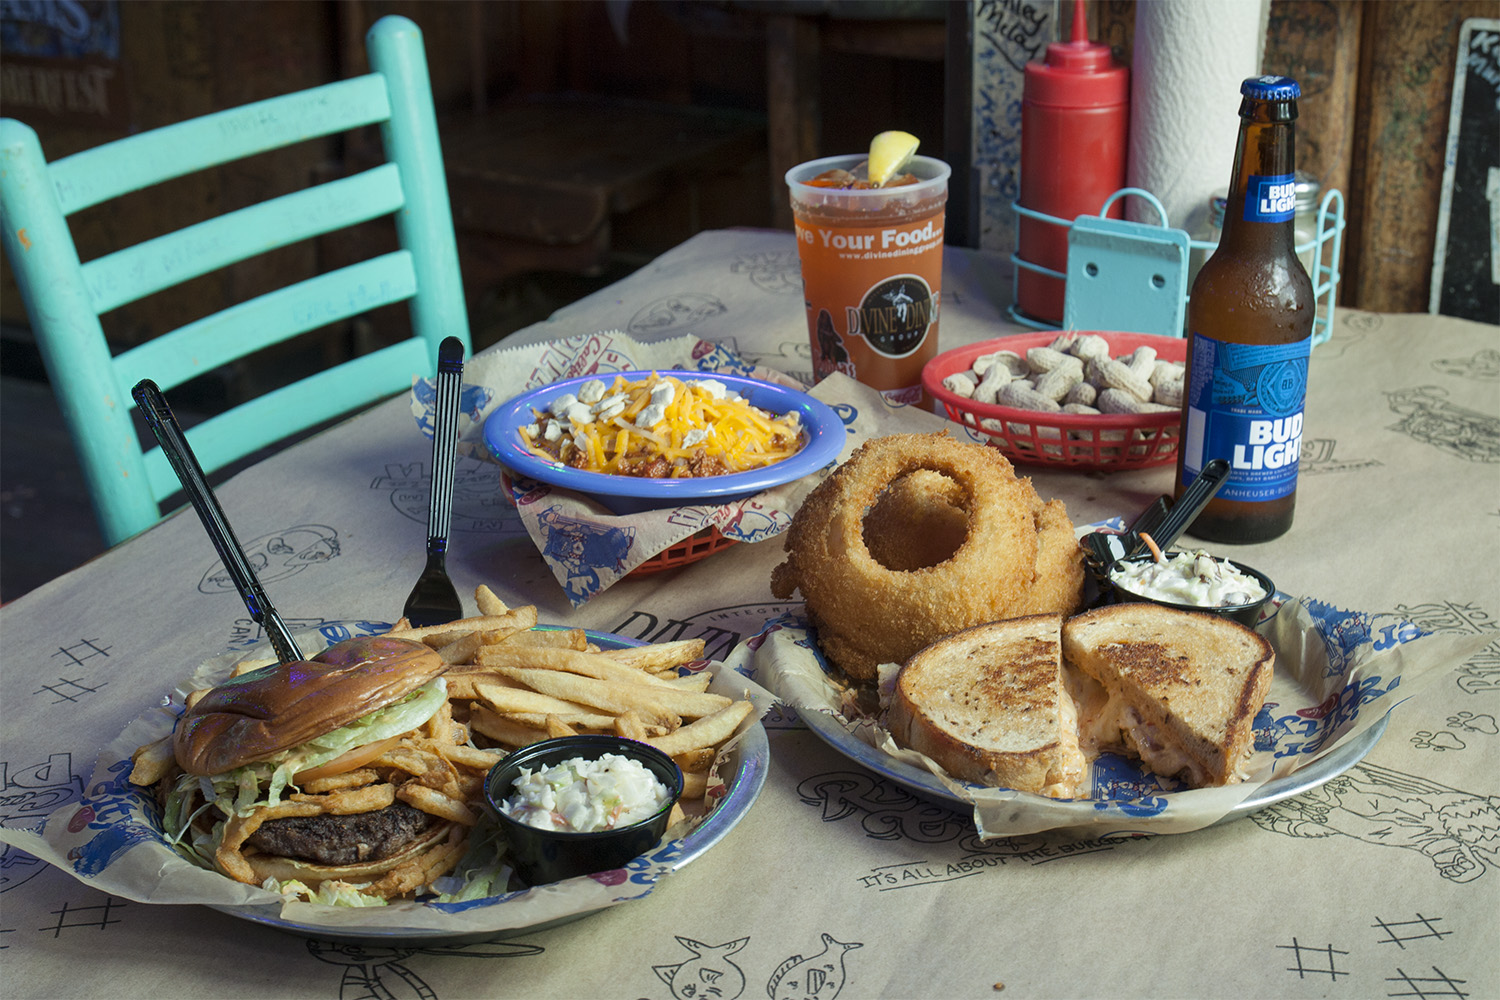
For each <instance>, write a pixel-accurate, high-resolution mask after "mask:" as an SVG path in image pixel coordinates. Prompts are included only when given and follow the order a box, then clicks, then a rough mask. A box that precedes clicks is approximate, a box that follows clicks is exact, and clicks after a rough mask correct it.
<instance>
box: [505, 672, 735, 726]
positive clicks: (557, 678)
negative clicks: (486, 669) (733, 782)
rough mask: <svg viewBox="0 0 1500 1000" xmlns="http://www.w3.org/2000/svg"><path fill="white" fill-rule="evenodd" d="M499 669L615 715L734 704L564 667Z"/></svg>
mask: <svg viewBox="0 0 1500 1000" xmlns="http://www.w3.org/2000/svg"><path fill="white" fill-rule="evenodd" d="M499 672H500V674H501V675H503V676H505V677H512V678H514V679H516V680H518V681H521V682H522V683H524V684H525V685H526V686H527V687H530V688H533V689H534V690H537V691H540V692H542V693H543V694H550V695H552V696H553V697H555V698H562V699H564V700H566V701H573V702H577V703H579V704H581V705H592V706H593V707H595V708H600V709H604V710H605V711H607V712H611V713H613V714H615V715H618V714H620V713H621V712H624V711H625V710H627V709H631V708H635V709H640V710H641V711H642V713H643V714H645V713H652V714H657V715H659V714H662V713H669V714H672V715H680V716H682V717H684V718H699V717H702V716H705V715H712V714H713V713H715V712H717V711H719V710H720V709H721V708H724V707H725V706H726V705H728V704H730V701H729V699H728V698H725V697H724V696H723V695H718V694H708V693H706V692H703V693H700V692H697V691H677V690H674V689H672V688H670V687H657V686H654V685H648V684H627V683H623V682H620V681H608V680H600V679H598V678H594V677H584V676H580V675H578V674H570V673H566V672H564V671H561V670H537V669H532V668H512V667H504V668H501V669H500V671H499Z"/></svg>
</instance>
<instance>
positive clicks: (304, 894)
mask: <svg viewBox="0 0 1500 1000" xmlns="http://www.w3.org/2000/svg"><path fill="white" fill-rule="evenodd" d="M369 886H370V883H368V882H341V881H339V880H338V879H328V880H327V881H324V882H319V883H318V887H317V888H316V889H312V888H309V887H308V885H307V883H305V882H302V881H300V880H299V879H288V880H287V881H285V882H283V881H281V880H280V879H274V878H268V879H266V880H265V881H264V882H262V883H261V888H262V889H269V890H271V891H272V892H277V893H280V894H281V895H282V897H283V898H284V899H288V900H301V901H303V902H307V903H322V904H323V905H325V906H385V905H386V901H385V900H384V899H382V898H381V897H379V896H369V895H366V894H365V893H364V892H363V891H362V890H364V889H367V888H369Z"/></svg>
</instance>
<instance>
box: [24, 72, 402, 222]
mask: <svg viewBox="0 0 1500 1000" xmlns="http://www.w3.org/2000/svg"><path fill="white" fill-rule="evenodd" d="M390 114H391V107H390V99H389V93H388V91H387V85H386V81H385V79H384V78H382V77H381V76H379V75H377V74H371V75H369V76H362V77H356V78H355V79H352V80H342V81H339V82H338V83H329V84H325V85H323V86H321V87H314V88H312V89H311V90H304V91H299V92H298V93H295V94H284V95H282V96H280V97H272V98H269V99H267V100H264V101H256V102H255V103H253V104H245V105H242V106H240V107H238V108H231V109H229V110H227V111H217V112H214V113H213V114H209V115H204V116H203V117H201V118H194V119H192V120H191V121H185V122H178V123H177V124H175V125H165V126H163V127H161V128H158V129H152V130H151V131H150V132H142V133H140V134H138V135H132V136H127V137H125V138H124V139H120V140H118V141H116V142H112V143H108V144H106V145H103V146H96V147H95V148H93V149H87V150H84V151H83V152H81V153H74V154H73V155H72V156H66V157H63V158H61V159H59V160H58V161H57V162H55V163H53V164H52V179H53V183H55V184H56V185H57V194H58V200H59V202H60V203H61V205H62V210H63V214H64V215H72V214H73V213H74V212H77V211H80V210H82V209H85V208H89V207H90V206H93V205H97V204H99V203H101V202H105V201H108V200H110V199H111V198H118V197H119V196H120V195H122V194H126V193H128V192H131V191H139V190H141V189H142V188H147V187H150V186H152V185H153V184H160V183H161V182H163V181H169V180H172V179H174V178H177V177H183V176H186V175H187V174H191V173H196V172H197V171H199V170H207V169H208V168H209V167H217V166H222V165H223V164H225V163H232V162H234V161H235V160H240V159H243V158H245V157H247V156H252V155H254V154H256V153H265V152H269V151H271V150H273V149H281V148H282V147H285V146H291V145H295V144H296V143H299V142H306V141H308V140H309V139H317V138H321V137H323V136H326V135H333V134H334V133H336V132H345V131H348V130H350V129H354V128H359V127H362V126H365V125H374V124H376V123H378V122H382V121H385V120H386V119H388V118H389V117H390Z"/></svg>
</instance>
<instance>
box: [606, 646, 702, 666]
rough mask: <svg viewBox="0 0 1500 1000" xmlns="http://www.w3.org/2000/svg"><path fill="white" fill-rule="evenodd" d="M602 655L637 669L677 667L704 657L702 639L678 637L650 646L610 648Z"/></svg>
mask: <svg viewBox="0 0 1500 1000" xmlns="http://www.w3.org/2000/svg"><path fill="white" fill-rule="evenodd" d="M601 655H603V656H607V657H609V658H610V659H611V660H614V661H615V662H616V663H618V664H621V665H622V666H627V667H635V668H636V669H637V670H660V669H662V668H663V667H675V666H679V665H680V664H683V663H691V662H692V661H694V660H700V659H702V658H703V640H702V639H678V640H676V641H674V642H658V643H653V644H652V645H649V646H627V647H625V648H624V649H610V650H606V651H604V652H603V653H602V654H601Z"/></svg>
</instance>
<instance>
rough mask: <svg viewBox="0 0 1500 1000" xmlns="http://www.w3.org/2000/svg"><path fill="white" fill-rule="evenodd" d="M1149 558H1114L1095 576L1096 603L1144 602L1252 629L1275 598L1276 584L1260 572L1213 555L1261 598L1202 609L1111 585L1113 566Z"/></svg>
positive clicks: (1115, 584) (1112, 581)
mask: <svg viewBox="0 0 1500 1000" xmlns="http://www.w3.org/2000/svg"><path fill="white" fill-rule="evenodd" d="M1153 558H1154V557H1153V556H1152V555H1151V553H1149V552H1146V553H1142V554H1140V555H1135V556H1127V557H1126V558H1124V559H1117V560H1115V561H1114V562H1112V563H1110V564H1109V566H1108V567H1106V569H1105V570H1104V572H1102V573H1100V574H1098V580H1099V587H1100V592H1101V593H1100V596H1101V598H1102V600H1101V601H1100V603H1102V604H1129V603H1132V602H1144V603H1147V604H1157V605H1160V606H1161V607H1164V608H1174V609H1176V610H1178V611H1197V612H1200V613H1203V614H1210V615H1217V616H1218V617H1220V618H1228V619H1231V620H1232V621H1237V622H1239V623H1240V624H1241V625H1245V626H1247V627H1249V628H1254V627H1255V625H1256V623H1257V622H1259V621H1260V619H1261V615H1262V614H1263V613H1264V612H1265V610H1266V607H1267V605H1269V604H1270V602H1271V599H1272V598H1273V597H1275V596H1276V585H1275V584H1274V583H1272V582H1271V578H1270V577H1268V576H1266V575H1265V574H1264V573H1262V572H1261V571H1260V570H1257V569H1252V568H1251V567H1249V566H1246V565H1245V564H1244V563H1241V562H1235V561H1234V560H1232V559H1222V558H1220V557H1218V556H1214V557H1213V558H1214V559H1216V560H1218V561H1219V562H1223V563H1228V564H1229V565H1230V566H1232V567H1234V568H1235V569H1237V570H1239V571H1240V572H1241V573H1243V574H1245V575H1246V576H1249V577H1252V578H1253V579H1254V580H1255V581H1256V582H1257V583H1259V584H1260V586H1261V589H1263V590H1264V591H1265V596H1263V597H1262V598H1260V600H1258V601H1252V602H1251V603H1249V604H1227V605H1221V606H1218V607H1206V606H1204V605H1201V604H1179V603H1177V602H1175V601H1166V600H1161V599H1159V598H1155V597H1144V596H1142V595H1140V594H1136V593H1133V592H1132V591H1130V590H1127V589H1126V588H1125V587H1123V586H1120V585H1119V584H1117V583H1115V582H1114V578H1113V577H1114V571H1115V569H1116V568H1117V567H1119V566H1121V565H1125V564H1130V563H1141V562H1150V561H1151V560H1152V559H1153Z"/></svg>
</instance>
